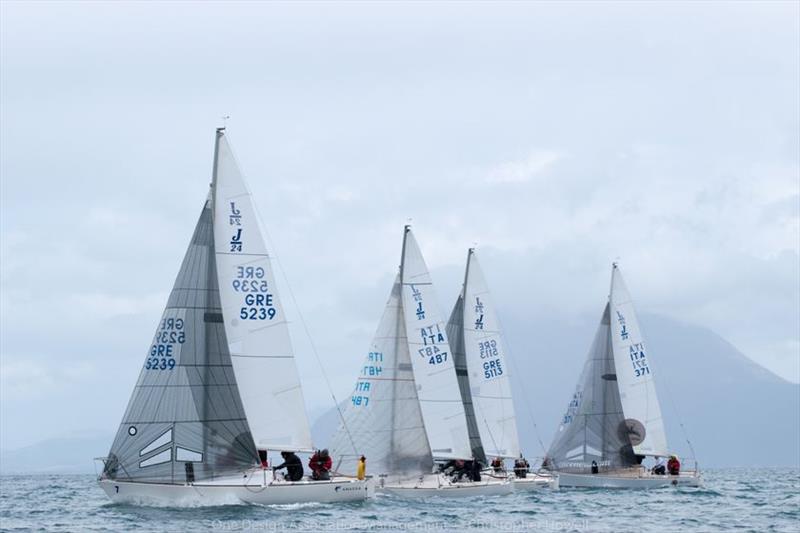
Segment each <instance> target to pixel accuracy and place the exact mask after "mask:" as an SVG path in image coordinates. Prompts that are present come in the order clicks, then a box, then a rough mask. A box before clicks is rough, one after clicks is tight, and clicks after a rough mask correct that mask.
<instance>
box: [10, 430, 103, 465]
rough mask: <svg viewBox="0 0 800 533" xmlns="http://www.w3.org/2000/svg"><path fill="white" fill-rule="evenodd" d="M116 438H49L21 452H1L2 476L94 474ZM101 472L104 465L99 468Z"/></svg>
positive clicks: (95, 436) (91, 436) (94, 435)
mask: <svg viewBox="0 0 800 533" xmlns="http://www.w3.org/2000/svg"><path fill="white" fill-rule="evenodd" d="M113 438H114V437H113V435H100V434H90V435H85V436H76V437H64V438H58V439H49V440H45V441H42V442H38V443H36V444H33V445H31V446H26V447H24V448H20V449H18V450H2V451H0V473H2V474H14V473H23V472H24V473H29V474H30V473H49V474H91V473H94V472H95V469H94V464H93V461H92V460H93V459H94V458H95V457H100V456H104V455H105V454H106V453H108V448H109V446H110V445H111V441H112V439H113ZM97 468H98V471H99V469H100V466H98V467H97Z"/></svg>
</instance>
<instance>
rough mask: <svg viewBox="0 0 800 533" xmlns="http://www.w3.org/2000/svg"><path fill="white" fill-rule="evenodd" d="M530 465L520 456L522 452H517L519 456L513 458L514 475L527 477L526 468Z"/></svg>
mask: <svg viewBox="0 0 800 533" xmlns="http://www.w3.org/2000/svg"><path fill="white" fill-rule="evenodd" d="M530 466H531V465H530V463H528V460H527V459H525V458H524V457H522V454H519V458H518V459H515V460H514V475H516V476H517V477H518V478H520V479H522V478H526V477H528V468H529V467H530Z"/></svg>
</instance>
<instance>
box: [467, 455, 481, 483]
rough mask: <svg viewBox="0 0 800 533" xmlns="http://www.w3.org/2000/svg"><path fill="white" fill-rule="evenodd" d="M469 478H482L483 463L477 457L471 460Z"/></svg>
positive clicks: (474, 479) (476, 479) (477, 479)
mask: <svg viewBox="0 0 800 533" xmlns="http://www.w3.org/2000/svg"><path fill="white" fill-rule="evenodd" d="M469 479H470V480H472V481H480V480H481V464H480V463H479V462H478V461H476V460H475V459H473V460H472V461H469Z"/></svg>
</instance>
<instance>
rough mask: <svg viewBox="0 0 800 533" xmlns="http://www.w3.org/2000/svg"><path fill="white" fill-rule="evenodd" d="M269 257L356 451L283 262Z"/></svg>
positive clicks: (352, 444)
mask: <svg viewBox="0 0 800 533" xmlns="http://www.w3.org/2000/svg"><path fill="white" fill-rule="evenodd" d="M262 228H264V234H265V236H266V237H267V240H268V241H269V242H270V244H271V245H272V246H271V248H272V249H273V250H275V249H276V248H275V241H273V240H272V237H271V236H270V234H269V231H268V230H267V229H266V227H265V226H264V225H263V224H262ZM270 257H274V258H275V263H276V264H277V265H278V270H279V271H280V273H281V277H283V280H284V281H285V282H286V288H287V289H288V291H289V296H290V297H291V299H292V304H293V305H294V307H295V310H296V311H297V316H298V317H299V318H300V323H301V324H302V325H303V331H304V332H305V334H306V337H308V343H309V344H310V345H311V351H312V352H313V354H314V358H315V359H316V360H317V366H318V367H319V370H320V372H321V373H322V377H323V379H324V380H325V386H326V387H327V388H328V393H329V394H330V395H331V399H332V400H333V405H334V406H335V407H336V413H337V414H338V415H339V421H340V422H341V423H342V427H343V428H344V430H345V433H347V438H348V440H349V441H350V445H351V446H352V447H353V451H356V450H357V448H356V444H355V441H354V440H353V435H352V434H351V433H350V428H349V427H347V422H346V421H345V419H344V413H343V412H342V408H341V406H340V405H339V401H338V400H337V399H336V394H335V393H334V392H333V387H332V386H331V381H330V379H329V378H328V373H327V372H325V366H324V365H323V364H322V358H321V357H320V356H319V352H318V351H317V345H316V344H315V343H314V338H313V337H312V336H311V332H310V330H309V329H308V324H307V323H306V319H305V317H304V316H303V312H302V311H301V310H300V305H298V303H297V299H296V298H295V296H294V291H293V290H292V285H291V284H290V283H289V278H288V277H287V276H286V271H285V270H284V269H283V264H282V263H281V260H280V258H279V257H278V254H277V252H276V253H275V254H274V255H272V256H270Z"/></svg>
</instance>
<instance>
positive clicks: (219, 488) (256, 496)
mask: <svg viewBox="0 0 800 533" xmlns="http://www.w3.org/2000/svg"><path fill="white" fill-rule="evenodd" d="M259 477H260V476H258V475H254V476H251V477H250V478H244V477H228V478H221V479H217V480H213V481H198V482H196V483H192V484H186V485H170V484H162V483H137V482H127V481H113V480H109V479H101V480H99V481H98V483H99V484H100V487H101V488H102V489H103V490H104V491H105V493H106V494H107V495H108V497H109V498H111V501H113V502H115V503H131V504H136V505H155V506H201V505H231V504H242V503H248V504H259V505H274V504H288V503H307V502H318V503H333V502H348V501H358V500H364V499H366V498H368V497H371V496H372V495H373V482H372V480H364V481H359V480H356V479H352V478H333V479H331V480H330V481H311V480H303V481H297V482H288V481H277V480H276V481H273V480H272V479H266V480H265V479H263V478H261V479H259ZM270 478H271V475H270Z"/></svg>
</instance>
